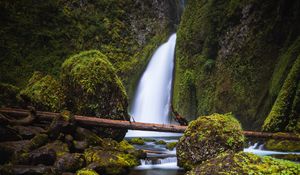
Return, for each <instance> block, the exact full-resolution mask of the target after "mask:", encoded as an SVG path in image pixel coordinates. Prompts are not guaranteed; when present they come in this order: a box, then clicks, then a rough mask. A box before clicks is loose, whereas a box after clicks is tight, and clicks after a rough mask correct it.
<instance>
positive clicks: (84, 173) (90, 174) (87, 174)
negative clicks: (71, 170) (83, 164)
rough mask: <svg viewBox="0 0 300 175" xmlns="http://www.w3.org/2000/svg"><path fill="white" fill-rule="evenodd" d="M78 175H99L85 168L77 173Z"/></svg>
mask: <svg viewBox="0 0 300 175" xmlns="http://www.w3.org/2000/svg"><path fill="white" fill-rule="evenodd" d="M76 175H99V174H98V173H97V172H96V171H94V170H92V169H87V168H83V169H81V170H78V171H77V172H76Z"/></svg>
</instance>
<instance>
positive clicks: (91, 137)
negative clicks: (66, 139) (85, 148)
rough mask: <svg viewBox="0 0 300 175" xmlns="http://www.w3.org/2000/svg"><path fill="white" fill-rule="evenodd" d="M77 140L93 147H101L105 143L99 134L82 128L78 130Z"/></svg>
mask: <svg viewBox="0 0 300 175" xmlns="http://www.w3.org/2000/svg"><path fill="white" fill-rule="evenodd" d="M75 139H76V140H80V141H86V143H87V144H88V145H91V146H99V145H100V144H102V142H103V141H102V139H101V138H100V137H99V136H98V135H97V134H95V133H94V132H92V131H90V130H88V129H85V128H82V127H77V128H76V133H75Z"/></svg>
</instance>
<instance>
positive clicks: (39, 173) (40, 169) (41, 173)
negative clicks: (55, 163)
mask: <svg viewBox="0 0 300 175" xmlns="http://www.w3.org/2000/svg"><path fill="white" fill-rule="evenodd" d="M0 174H3V175H4V174H5V175H58V173H57V170H56V169H55V168H53V167H52V166H43V165H38V166H28V165H11V164H7V165H4V166H1V167H0Z"/></svg>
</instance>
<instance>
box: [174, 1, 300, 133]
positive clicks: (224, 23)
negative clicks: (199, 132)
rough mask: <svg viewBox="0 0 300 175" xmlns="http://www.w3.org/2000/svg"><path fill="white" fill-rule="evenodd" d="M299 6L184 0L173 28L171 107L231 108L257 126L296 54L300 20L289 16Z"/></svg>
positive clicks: (193, 112)
mask: <svg viewBox="0 0 300 175" xmlns="http://www.w3.org/2000/svg"><path fill="white" fill-rule="evenodd" d="M299 7H300V3H299V2H296V1H293V2H291V3H287V2H281V1H280V0H276V1H271V0H267V1H263V2H261V1H258V0H251V1H246V0H239V1H237V0H230V1H214V0H210V1H204V0H190V1H187V4H186V7H185V11H184V12H183V15H182V18H181V22H180V25H179V29H178V32H177V45H176V72H175V82H174V96H173V97H174V99H173V102H174V107H175V109H176V110H178V112H179V113H180V114H182V115H183V116H187V117H190V118H194V117H197V116H199V115H208V114H211V113H214V112H218V113H226V112H233V113H234V114H235V115H236V117H237V118H238V119H239V120H240V121H241V123H242V125H243V127H244V128H245V129H260V126H261V125H262V124H263V122H264V119H265V118H266V116H267V115H268V113H269V112H270V110H271V108H272V106H273V103H274V101H275V99H276V97H277V95H278V93H279V90H280V88H281V87H282V84H283V82H284V80H285V78H286V75H287V74H288V71H289V70H290V68H291V65H293V64H294V61H295V57H297V56H298V55H299V45H298V43H299V42H298V40H297V38H298V36H299V34H300V33H299V31H300V30H299V27H300V25H299V24H296V25H294V22H292V21H294V20H295V21H299V20H300V18H299V15H296V14H298V13H299V12H298V11H299V10H298V9H299ZM285 12H287V13H285ZM294 43H295V44H294ZM272 76H273V77H274V79H271V78H270V77H272ZM294 83H295V84H297V82H294ZM278 89H279V90H278ZM290 103H292V102H290ZM291 128H293V127H291ZM291 130H293V129H291Z"/></svg>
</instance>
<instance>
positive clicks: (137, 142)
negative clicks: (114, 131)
mask: <svg viewBox="0 0 300 175" xmlns="http://www.w3.org/2000/svg"><path fill="white" fill-rule="evenodd" d="M129 143H131V144H135V145H144V144H145V141H144V140H143V139H142V138H140V137H139V138H132V139H130V140H129Z"/></svg>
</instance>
